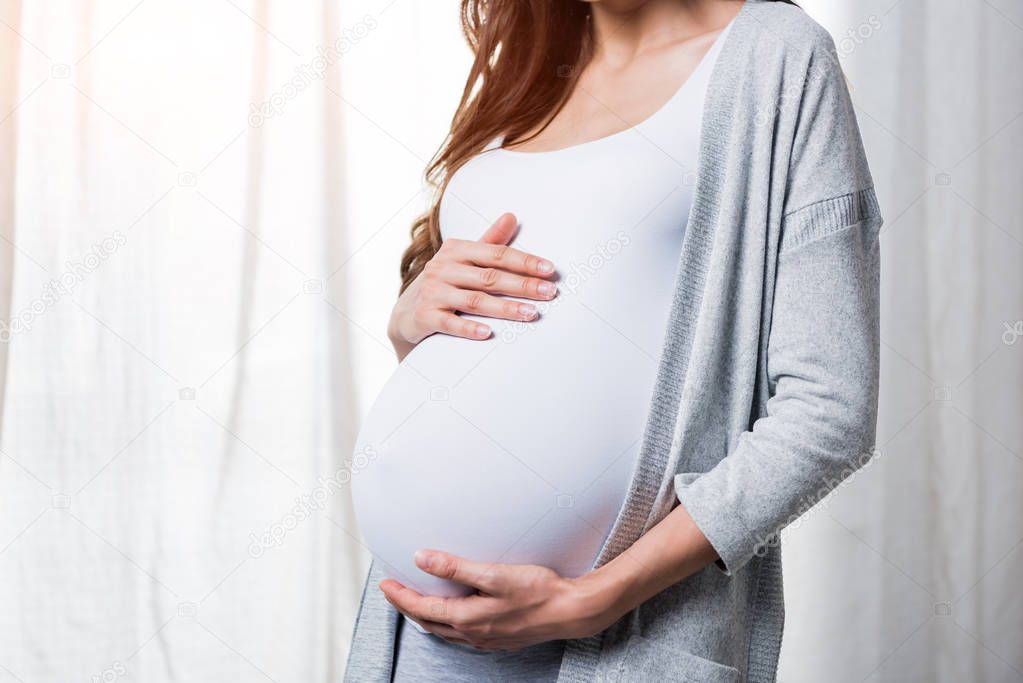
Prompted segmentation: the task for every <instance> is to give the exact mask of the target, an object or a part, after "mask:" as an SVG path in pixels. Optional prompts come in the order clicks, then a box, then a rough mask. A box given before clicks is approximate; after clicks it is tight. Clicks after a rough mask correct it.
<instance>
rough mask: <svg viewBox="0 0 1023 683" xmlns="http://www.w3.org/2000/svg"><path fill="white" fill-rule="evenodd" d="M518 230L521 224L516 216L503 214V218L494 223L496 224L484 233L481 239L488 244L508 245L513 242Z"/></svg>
mask: <svg viewBox="0 0 1023 683" xmlns="http://www.w3.org/2000/svg"><path fill="white" fill-rule="evenodd" d="M518 228H519V222H518V220H516V218H515V216H514V214H510V213H505V214H502V215H501V217H500V218H498V219H497V220H496V221H494V224H493V225H491V226H490V227H489V228H487V231H486V232H485V233H483V237H480V242H486V243H488V244H508V243H509V242H511V239H512V237H514V236H515V233H516V231H517V230H518Z"/></svg>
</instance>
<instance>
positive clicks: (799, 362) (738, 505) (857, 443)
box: [675, 31, 881, 573]
mask: <svg viewBox="0 0 1023 683" xmlns="http://www.w3.org/2000/svg"><path fill="white" fill-rule="evenodd" d="M804 83H805V85H804V88H803V92H802V94H801V97H799V98H796V100H797V103H796V104H795V105H793V106H798V107H799V110H798V112H797V118H796V124H795V137H794V141H793V147H792V153H791V162H790V166H789V173H788V179H787V185H786V199H785V212H784V213H785V216H784V218H783V219H782V225H781V235H782V237H781V246H780V249H779V255H778V265H777V270H776V274H775V283H774V295H773V306H772V312H771V325H770V336H769V340H768V349H767V373H768V387H769V394H770V398H769V400H768V401H767V405H766V414H765V415H764V416H763V417H761V418H760V419H758V420H756V421H755V422H754V424H753V425H752V428H751V429H750V430H749V431H747V432H745V433H744V434H742V435H741V437H740V438H739V439H738V441H737V445H736V447H735V448H734V449H733V451H732V452H731V453H729V454H728V455H727V456H726V457H725V458H723V459H722V460H721V461H720V462H719V463H718V464H717V465H716V466H715V467H713V468H712V469H711V470H710V471H708V472H706V473H703V474H700V475H692V474H680V475H678V476H677V477H676V478H675V492H676V495H677V497H678V499H679V502H680V503H681V504H682V505H683V506H684V507H685V508H686V510H687V511H688V512H689V514H690V515H691V516H692V518H693V520H694V521H695V523H696V524H697V526H698V527H699V528H700V530H701V531H702V532H703V533H704V535H705V536H706V537H707V539H708V540H709V541H710V543H711V545H713V546H714V548H715V550H716V551H717V552H718V555H719V557H720V560H719V562H718V566H719V567H721V568H722V569H724V570H725V571H726V572H727V573H732V572H735V571H737V570H738V569H740V568H741V567H742V566H743V565H745V564H746V563H747V562H748V561H749V560H750V559H751V558H752V557H753V556H754V555H756V554H758V553H759V552H761V551H763V550H766V548H768V547H769V546H770V545H771V544H772V543H775V542H776V539H777V535H778V534H779V532H780V531H781V530H782V529H783V528H784V527H785V526H786V525H787V524H789V523H790V522H792V521H794V520H795V519H796V518H797V517H798V516H800V515H801V514H802V513H803V512H805V511H806V510H807V509H809V508H810V507H811V506H813V505H814V504H816V503H817V502H818V501H819V500H820V499H821V498H823V497H824V496H825V495H827V493H828V492H830V491H831V490H832V489H833V488H834V487H835V486H837V485H838V484H839V483H840V482H841V481H842V480H843V479H845V478H846V477H848V476H849V475H850V474H852V473H853V472H855V471H856V469H858V468H859V467H860V466H862V465H863V464H864V463H865V462H866V461H867V459H868V458H869V457H870V455H871V453H872V451H873V444H874V436H875V422H876V416H877V385H878V365H879V361H878V355H879V354H878V345H879V336H878V318H879V306H878V288H879V251H878V230H879V228H880V226H881V217H880V214H879V211H878V205H877V200H876V198H875V196H874V191H873V189H872V186H871V180H870V175H869V171H868V170H867V165H866V160H865V157H864V153H863V148H862V144H861V141H860V135H859V130H858V128H857V125H856V120H855V117H854V114H853V108H852V104H851V101H850V98H849V94H848V90H847V88H846V85H845V80H844V76H843V74H842V71H841V68H840V67H839V65H838V62H837V58H836V57H835V55H834V44H833V43H832V41H831V38H830V37H829V36H827V34H826V33H824V32H823V31H821V35H820V36H819V37H818V38H817V40H816V41H815V45H814V48H813V50H812V52H811V54H810V56H809V59H808V60H807V64H806V77H805V81H804ZM822 187H824V188H829V190H828V191H827V192H828V194H827V195H826V196H819V195H820V194H821V190H820V189H819V188H822ZM836 189H837V190H838V191H837V193H836Z"/></svg>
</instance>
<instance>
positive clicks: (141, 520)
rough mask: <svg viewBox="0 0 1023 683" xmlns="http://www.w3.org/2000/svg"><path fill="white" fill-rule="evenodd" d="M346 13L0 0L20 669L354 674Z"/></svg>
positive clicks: (9, 656)
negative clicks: (344, 158)
mask: <svg viewBox="0 0 1023 683" xmlns="http://www.w3.org/2000/svg"><path fill="white" fill-rule="evenodd" d="M337 4H338V3H336V2H327V1H323V2H320V1H316V2H303V3H301V4H300V5H294V4H290V3H280V2H273V3H271V2H269V0H262V1H258V2H257V1H245V0H230V1H228V0H175V1H174V2H169V1H166V0H143V1H141V2H140V1H139V0H130V1H115V0H104V1H103V2H98V1H94V2H71V1H70V0H66V1H64V2H56V1H52V2H45V3H42V2H39V3H37V2H5V3H3V4H2V5H0V20H2V21H0V50H2V56H3V63H2V65H0V69H2V78H0V103H2V111H0V119H2V123H0V140H2V145H3V147H2V155H0V159H2V166H0V183H2V187H0V200H2V201H0V218H2V221H3V223H2V230H0V235H2V242H0V302H2V303H3V312H4V313H5V315H4V316H3V321H4V327H3V328H0V331H2V333H3V337H4V338H3V340H2V342H3V343H2V344H0V353H2V356H0V357H3V358H5V359H6V368H7V373H6V382H5V384H4V386H3V392H2V395H3V398H4V404H3V422H2V439H0V449H2V454H0V510H2V512H0V604H2V605H3V609H2V610H0V680H4V681H8V680H10V681H70V680H103V681H109V680H135V681H199V680H203V681H235V680H237V681H240V680H262V679H264V678H269V679H271V680H275V681H311V680H316V681H328V680H338V678H339V676H340V675H341V672H342V669H343V666H344V656H345V653H346V652H345V651H346V643H347V640H348V636H349V632H350V628H351V616H352V614H353V610H354V606H355V603H356V601H357V600H358V597H359V589H360V585H359V583H358V578H361V575H362V573H363V571H364V569H365V566H366V555H365V553H364V551H363V549H362V547H361V545H360V543H359V542H358V541H357V538H356V536H355V534H354V528H355V526H354V523H353V521H352V519H351V514H350V511H349V506H348V504H347V488H346V486H345V485H344V483H345V482H346V481H347V479H346V477H347V472H346V471H345V463H344V458H345V456H346V455H347V451H348V449H349V448H350V443H351V438H352V435H353V430H354V427H355V414H356V406H355V403H354V401H353V397H352V379H351V363H352V358H351V353H350V348H349V338H348V333H349V328H348V325H347V324H346V323H345V320H344V318H343V317H342V316H341V315H340V314H339V313H338V310H337V309H338V308H340V306H341V302H343V301H344V300H346V299H347V297H348V292H347V290H346V279H345V278H344V277H333V278H332V277H331V274H332V273H334V272H335V270H336V269H337V268H338V266H339V265H340V264H341V263H342V262H343V260H344V258H345V254H346V251H347V250H348V248H349V247H348V244H347V237H346V234H345V232H344V230H343V229H342V224H341V220H340V218H341V215H342V213H343V210H344V188H343V178H342V174H341V170H342V164H341V154H340V148H341V145H342V138H341V136H342V128H341V125H340V123H341V118H342V104H341V101H340V100H339V99H338V97H337V96H336V95H334V94H332V93H331V90H334V91H337V90H338V88H339V84H340V81H341V78H340V75H341V67H340V63H341V62H342V61H343V60H344V58H345V56H346V55H347V54H349V53H351V52H353V51H355V50H357V49H358V47H359V43H360V42H361V41H362V40H364V39H368V38H369V37H370V34H371V31H372V29H371V28H370V27H368V26H366V25H363V24H362V23H361V22H363V18H362V17H361V16H359V17H354V18H352V17H350V16H349V15H347V14H345V15H341V14H339V10H338V7H337ZM263 103H269V104H268V105H267V106H263ZM15 168H16V172H14V169H15ZM8 299H9V306H8V305H7V302H8ZM8 309H9V310H8ZM3 367H4V365H3V364H2V363H0V369H2V368H3ZM339 482H340V483H339Z"/></svg>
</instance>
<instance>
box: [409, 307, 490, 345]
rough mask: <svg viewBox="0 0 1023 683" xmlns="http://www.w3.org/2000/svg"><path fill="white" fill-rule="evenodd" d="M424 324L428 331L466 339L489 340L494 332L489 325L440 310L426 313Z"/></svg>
mask: <svg viewBox="0 0 1023 683" xmlns="http://www.w3.org/2000/svg"><path fill="white" fill-rule="evenodd" d="M423 322H424V323H425V326H426V327H427V329H430V330H433V331H435V332H443V333H444V334H450V335H451V336H453V337H464V338H465V339H487V338H489V337H490V335H491V333H492V332H493V331H492V330H491V329H490V326H489V325H485V324H483V323H478V322H476V321H475V320H468V319H466V318H463V317H462V316H460V315H455V314H454V313H451V312H449V311H442V310H440V309H436V310H433V311H430V312H428V313H425V314H424V318H423Z"/></svg>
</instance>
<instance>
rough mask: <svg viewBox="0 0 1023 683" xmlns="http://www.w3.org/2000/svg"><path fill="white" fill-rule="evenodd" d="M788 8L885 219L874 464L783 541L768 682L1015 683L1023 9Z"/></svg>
mask: <svg viewBox="0 0 1023 683" xmlns="http://www.w3.org/2000/svg"><path fill="white" fill-rule="evenodd" d="M803 4H805V5H806V6H807V8H808V9H809V10H810V11H811V13H812V14H814V15H815V16H816V17H817V18H818V19H820V20H822V21H823V22H824V23H825V24H826V26H827V27H828V28H829V30H830V31H831V33H832V35H834V36H835V39H836V42H837V44H838V47H839V50H840V52H842V53H843V57H842V60H843V65H844V67H845V69H846V72H847V77H848V79H849V84H850V87H851V89H852V94H853V100H854V101H855V103H856V106H857V115H858V117H859V121H860V126H861V128H862V130H863V134H864V138H865V141H866V146H867V152H868V156H869V158H870V160H871V166H872V169H873V171H874V177H875V181H876V183H877V186H878V197H879V198H880V199H881V202H882V204H883V205H884V210H885V216H886V219H887V223H886V226H885V228H884V231H883V233H882V252H883V264H882V287H883V293H882V296H883V301H882V304H883V312H882V314H883V320H882V328H881V337H882V340H883V343H882V384H881V415H880V421H879V429H878V449H879V453H880V454H879V457H878V458H877V460H876V462H875V463H874V464H872V465H871V466H870V467H869V468H867V470H865V471H863V472H862V473H860V474H859V475H857V476H856V477H854V478H853V480H852V481H851V483H850V484H849V485H848V486H847V487H844V488H842V489H841V490H840V491H839V492H838V493H836V494H835V495H834V496H833V497H832V498H830V499H828V500H827V501H826V503H825V504H823V505H822V506H820V507H818V508H817V509H815V510H814V511H812V512H810V513H808V514H807V516H806V517H805V518H804V519H803V520H801V521H800V523H799V524H798V525H797V527H796V528H793V529H791V530H790V531H789V533H788V534H787V535H786V537H785V541H786V542H785V548H784V550H785V580H786V595H787V598H788V608H789V609H788V627H787V632H786V640H785V646H784V647H783V665H782V672H781V680H784V681H822V680H828V681H910V680H912V681H950V682H951V681H1019V680H1023V593H1021V591H1020V581H1019V579H1020V569H1019V567H1020V562H1023V545H1021V541H1023V420H1021V419H1020V418H1021V416H1023V321H1021V319H1023V228H1021V226H1023V222H1021V220H1020V216H1021V215H1023V194H1021V192H1020V189H1021V188H1023V166H1021V164H1020V163H1019V160H1020V158H1021V157H1023V118H1021V114H1023V79H1020V76H1019V69H1020V65H1021V64H1023V6H1021V4H1020V3H1019V2H1010V1H1008V0H990V1H988V2H952V1H951V0H942V1H941V2H921V1H918V0H901V1H896V0H879V1H874V0H867V1H865V2H855V3H854V2H841V3H835V2H823V1H822V0H819V1H816V2H806V3H803Z"/></svg>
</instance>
